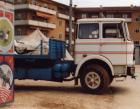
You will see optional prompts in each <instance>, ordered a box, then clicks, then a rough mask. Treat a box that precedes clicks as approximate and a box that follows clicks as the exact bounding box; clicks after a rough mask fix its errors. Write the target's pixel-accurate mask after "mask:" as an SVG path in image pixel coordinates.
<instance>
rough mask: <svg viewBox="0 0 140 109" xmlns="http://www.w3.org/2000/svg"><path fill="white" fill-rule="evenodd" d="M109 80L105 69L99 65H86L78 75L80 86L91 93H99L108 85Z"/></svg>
mask: <svg viewBox="0 0 140 109" xmlns="http://www.w3.org/2000/svg"><path fill="white" fill-rule="evenodd" d="M109 81H110V78H109V75H108V73H107V71H106V70H105V69H104V68H103V67H102V66H100V65H88V66H86V67H85V68H83V69H82V72H81V75H80V82H81V86H82V87H83V89H84V90H85V91H88V92H91V93H101V92H102V91H104V89H106V88H107V87H108V85H109Z"/></svg>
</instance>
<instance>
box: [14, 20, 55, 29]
mask: <svg viewBox="0 0 140 109" xmlns="http://www.w3.org/2000/svg"><path fill="white" fill-rule="evenodd" d="M17 25H32V26H38V27H44V28H49V29H55V28H56V25H55V24H53V23H48V22H41V21H35V20H16V21H15V26H17Z"/></svg>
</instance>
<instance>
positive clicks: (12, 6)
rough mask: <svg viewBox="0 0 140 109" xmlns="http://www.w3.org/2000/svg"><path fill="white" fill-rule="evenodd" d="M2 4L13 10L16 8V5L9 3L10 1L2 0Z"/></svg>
mask: <svg viewBox="0 0 140 109" xmlns="http://www.w3.org/2000/svg"><path fill="white" fill-rule="evenodd" d="M0 4H1V6H4V8H6V9H11V10H14V5H13V4H11V3H9V2H6V3H5V2H3V1H0Z"/></svg>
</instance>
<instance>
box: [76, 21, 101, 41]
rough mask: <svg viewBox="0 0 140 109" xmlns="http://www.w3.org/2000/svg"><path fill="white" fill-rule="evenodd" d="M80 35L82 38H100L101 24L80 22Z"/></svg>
mask: <svg viewBox="0 0 140 109" xmlns="http://www.w3.org/2000/svg"><path fill="white" fill-rule="evenodd" d="M78 37H79V38H80V39H96V38H99V24H98V23H92V24H90V23H89V24H79V32H78Z"/></svg>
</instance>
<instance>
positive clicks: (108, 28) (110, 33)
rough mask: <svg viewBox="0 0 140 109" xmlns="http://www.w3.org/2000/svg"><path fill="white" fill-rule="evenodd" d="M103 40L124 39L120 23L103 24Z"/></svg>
mask: <svg viewBox="0 0 140 109" xmlns="http://www.w3.org/2000/svg"><path fill="white" fill-rule="evenodd" d="M103 38H124V33H123V27H122V24H121V23H115V24H113V23H106V24H103Z"/></svg>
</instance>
